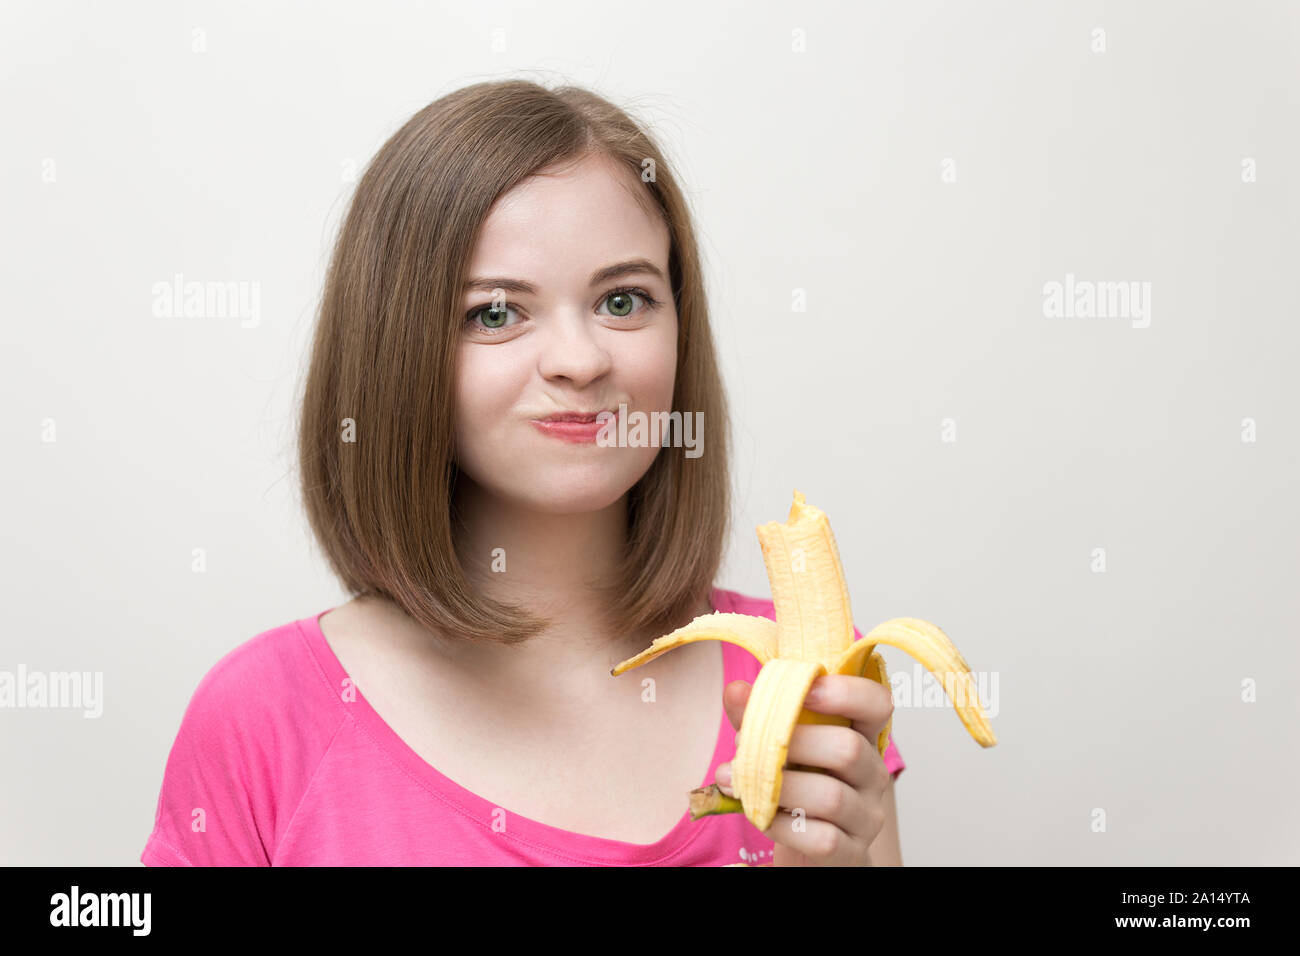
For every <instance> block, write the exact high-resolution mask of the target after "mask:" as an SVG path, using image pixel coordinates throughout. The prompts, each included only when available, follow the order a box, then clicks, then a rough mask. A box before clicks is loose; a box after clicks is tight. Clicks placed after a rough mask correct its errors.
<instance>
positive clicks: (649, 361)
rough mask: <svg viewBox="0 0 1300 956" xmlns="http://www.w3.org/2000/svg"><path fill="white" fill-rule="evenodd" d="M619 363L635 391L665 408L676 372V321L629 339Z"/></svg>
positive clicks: (670, 399) (669, 402)
mask: <svg viewBox="0 0 1300 956" xmlns="http://www.w3.org/2000/svg"><path fill="white" fill-rule="evenodd" d="M620 364H621V365H622V367H623V368H624V369H625V371H626V378H627V380H628V382H629V383H630V384H631V385H632V387H633V388H634V389H635V390H636V391H637V393H639V394H640V395H641V396H642V397H643V398H644V399H645V400H646V401H647V402H650V403H652V404H654V405H655V407H657V408H664V409H666V408H668V406H669V405H670V404H671V402H672V397H673V385H674V381H675V379H676V375H677V326H676V324H675V323H674V324H672V325H671V328H669V327H665V328H664V329H662V330H656V334H655V335H653V336H647V337H645V338H643V339H641V340H639V341H637V342H635V343H631V345H630V347H629V349H628V351H627V354H626V355H624V356H623V357H622V359H621V361H620Z"/></svg>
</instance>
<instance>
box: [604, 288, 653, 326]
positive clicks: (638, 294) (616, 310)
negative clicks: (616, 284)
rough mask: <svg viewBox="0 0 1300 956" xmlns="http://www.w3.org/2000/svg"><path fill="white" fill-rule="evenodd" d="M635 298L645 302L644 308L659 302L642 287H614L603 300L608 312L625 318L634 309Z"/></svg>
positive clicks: (615, 316) (650, 307) (617, 317)
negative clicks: (607, 306) (607, 305)
mask: <svg viewBox="0 0 1300 956" xmlns="http://www.w3.org/2000/svg"><path fill="white" fill-rule="evenodd" d="M637 299H640V300H641V301H642V302H644V303H645V306H644V308H645V309H653V308H655V307H656V306H657V305H658V304H659V303H658V301H657V300H656V299H655V298H654V297H653V296H651V295H650V293H648V292H646V291H645V290H644V289H615V290H614V291H613V292H610V293H609V294H607V295H606V296H605V302H606V303H608V304H609V310H610V311H609V314H610V315H612V316H613V317H614V318H616V319H626V318H627V317H628V316H629V315H631V314H632V313H633V312H634V311H636V300H637Z"/></svg>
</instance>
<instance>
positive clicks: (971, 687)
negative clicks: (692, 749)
mask: <svg viewBox="0 0 1300 956" xmlns="http://www.w3.org/2000/svg"><path fill="white" fill-rule="evenodd" d="M756 530H757V531H758V542H759V546H760V547H761V548H762V549H763V564H764V565H765V566H766V567H767V577H768V581H769V583H770V584H771V586H772V603H773V605H774V606H775V609H776V620H775V621H772V620H770V619H768V618H766V617H753V616H751V615H748V614H730V613H721V612H715V613H713V614H704V615H701V616H700V617H697V618H695V620H693V621H691V622H690V623H689V624H687V625H686V626H685V627H681V628H678V629H677V630H675V631H673V632H672V633H671V634H665V635H664V636H663V637H660V638H656V639H655V640H654V641H653V642H652V643H651V644H650V646H649V647H647V648H646V649H645V650H644V651H642V652H641V653H639V654H637V655H636V656H635V657H631V658H629V659H627V660H625V661H623V662H622V663H621V664H618V665H617V666H615V667H614V668H613V669H612V670H611V671H610V674H611V675H612V676H614V677H617V676H619V675H620V674H624V673H626V672H627V671H630V670H632V669H633V668H636V667H640V666H641V665H642V664H645V663H648V662H649V661H652V660H654V659H655V658H656V657H658V656H660V655H661V654H666V653H667V652H668V651H671V650H673V649H675V648H678V647H681V646H682V645H683V644H690V643H692V642H694V641H727V642H729V643H732V644H736V645H739V646H740V647H743V648H744V649H745V650H747V651H749V653H751V654H753V655H754V657H756V658H757V659H758V661H759V663H760V664H761V665H762V667H761V669H760V670H759V673H758V678H757V679H756V680H755V681H754V686H753V688H752V689H751V690H750V695H749V701H748V703H747V704H746V705H745V715H744V718H743V719H742V721H741V726H740V736H739V739H738V740H737V742H736V757H735V760H733V761H732V792H733V793H734V794H735V796H734V797H729V796H727V795H726V794H724V793H722V792H721V790H720V789H719V788H718V786H717V785H716V784H714V785H712V786H709V787H703V788H700V789H698V790H693V791H691V793H690V811H691V818H692V819H695V820H698V819H700V818H701V817H703V816H707V815H709V814H715V813H735V812H743V813H744V814H745V816H746V818H747V819H748V820H749V822H750V823H752V824H753V825H754V826H755V827H757V828H758V829H759V830H766V829H767V828H768V827H769V826H770V825H771V823H772V820H773V818H774V817H775V816H776V812H777V810H778V808H779V801H780V796H781V779H782V771H783V769H784V768H786V767H787V763H786V754H787V752H788V750H789V747H790V737H791V735H792V734H793V733H794V728H795V726H796V725H798V724H836V725H839V726H845V727H847V726H849V725H850V724H851V721H849V719H848V718H845V717H838V716H835V715H831V714H819V713H817V712H816V711H811V710H808V709H806V708H805V707H804V706H803V701H804V698H805V697H806V696H807V695H808V689H809V688H810V687H811V686H812V683H813V681H815V680H816V679H817V678H818V677H821V676H822V675H823V674H849V675H852V676H855V677H868V678H870V679H871V680H874V681H877V682H878V683H880V684H884V685H885V686H886V687H888V686H889V674H888V672H887V670H886V669H885V660H884V658H883V657H882V656H881V655H880V653H879V652H878V651H877V650H876V645H877V644H888V645H889V646H891V647H897V648H898V649H899V650H902V651H904V652H906V653H907V654H908V655H910V656H911V657H914V658H915V659H916V660H918V661H920V662H921V663H922V664H923V665H925V668H926V669H927V670H929V671H930V672H931V673H933V674H935V676H936V677H938V678H939V679H940V681H941V683H942V684H943V688H944V691H945V692H946V693H947V694H948V698H949V700H951V701H952V704H953V707H954V709H955V710H956V711H957V716H958V717H959V718H960V719H961V722H962V725H963V726H964V727H965V728H966V730H967V732H968V733H969V734H970V735H971V736H972V737H973V738H974V739H975V741H976V742H977V743H979V745H980V746H982V747H992V746H993V745H994V744H996V743H997V737H995V736H994V734H993V728H992V726H990V724H989V721H988V717H987V715H986V714H985V713H984V709H983V707H982V706H981V705H980V701H979V695H978V694H977V693H976V691H975V683H974V681H973V680H972V678H971V672H970V667H969V666H968V665H967V664H966V661H965V659H964V658H963V657H962V656H961V654H960V653H959V652H958V651H957V648H956V647H954V646H953V644H952V641H950V640H949V639H948V636H947V635H946V634H944V632H943V631H941V630H940V629H939V628H937V627H936V626H935V625H933V624H931V623H929V622H928V621H923V620H920V619H918V618H911V617H899V618H893V619H891V620H888V621H885V622H884V623H883V624H881V625H879V626H878V627H875V628H873V629H872V630H871V632H870V633H868V634H866V635H865V636H864V637H863V638H862V639H861V640H858V641H855V640H854V639H853V614H852V611H851V609H850V607H849V591H848V586H847V585H846V584H845V581H844V571H843V569H842V567H841V566H840V554H839V549H838V548H837V547H836V545H835V535H834V534H833V533H832V532H831V526H830V522H829V521H828V520H827V518H826V515H825V513H824V512H822V511H821V510H819V509H817V508H814V507H813V506H811V505H809V504H808V503H807V502H806V501H805V499H804V496H803V495H802V494H800V492H799V491H798V489H795V492H794V503H793V505H791V507H790V514H789V517H788V518H787V519H786V521H785V522H784V523H779V522H776V521H769V522H767V523H766V524H763V525H759V526H758V528H757V529H756ZM892 724H893V717H892V716H891V717H890V719H889V720H888V721H887V722H886V723H885V726H884V729H882V730H881V731H880V735H879V736H878V737H877V738H876V749H877V751H878V752H879V753H881V754H883V753H884V752H885V748H886V747H887V746H888V745H889V731H890V727H891V726H892ZM789 768H790V769H799V770H816V769H818V768H813V767H801V766H798V765H796V764H790V765H789ZM822 772H824V771H822ZM730 865H737V864H730ZM739 865H744V864H739Z"/></svg>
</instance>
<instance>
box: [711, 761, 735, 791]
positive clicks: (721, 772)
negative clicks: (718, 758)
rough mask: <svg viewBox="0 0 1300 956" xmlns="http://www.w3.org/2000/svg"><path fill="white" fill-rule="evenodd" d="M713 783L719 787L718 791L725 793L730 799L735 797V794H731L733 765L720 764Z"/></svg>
mask: <svg viewBox="0 0 1300 956" xmlns="http://www.w3.org/2000/svg"><path fill="white" fill-rule="evenodd" d="M713 782H714V783H716V784H717V785H718V789H719V790H721V791H722V792H723V793H725V794H726V795H727V796H729V797H734V796H735V794H734V793H732V792H731V764H730V763H720V764H718V769H717V772H715V773H714V774H713Z"/></svg>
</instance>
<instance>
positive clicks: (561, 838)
mask: <svg viewBox="0 0 1300 956" xmlns="http://www.w3.org/2000/svg"><path fill="white" fill-rule="evenodd" d="M732 598H733V595H732V592H730V591H726V590H724V589H722V588H718V587H713V588H711V589H710V596H709V600H710V604H711V606H712V609H713V611H714V612H732V611H733V608H734V602H733V600H732ZM332 610H333V608H326V609H325V610H323V611H321V612H320V613H319V614H316V615H314V616H312V617H307V618H303V619H301V620H299V621H298V622H297V624H298V629H299V631H300V632H301V634H302V635H303V638H304V639H305V640H306V642H307V646H308V648H309V649H310V650H311V653H312V655H313V656H314V657H315V658H316V661H317V663H318V664H319V665H320V667H321V669H322V670H323V671H324V672H325V675H326V677H327V678H328V679H329V684H330V686H331V687H334V688H342V687H343V686H344V685H343V680H344V679H345V678H346V677H347V676H348V675H347V672H346V671H345V670H344V668H343V664H342V662H341V661H340V660H339V659H338V657H337V656H336V655H335V654H334V650H333V648H331V647H330V645H329V642H328V641H327V640H326V639H325V634H324V632H323V631H322V630H321V627H320V619H321V617H323V616H324V615H325V614H327V613H328V612H329V611H332ZM718 643H719V645H720V646H721V648H722V686H723V688H725V687H726V686H727V684H729V683H731V682H732V681H733V680H738V679H739V676H740V661H739V659H738V657H737V655H740V654H745V653H746V651H745V650H744V649H743V648H740V647H737V646H735V645H733V644H731V643H729V642H726V641H719V642H718ZM353 690H354V691H355V693H356V697H355V699H354V700H351V701H346V700H344V699H343V697H342V696H341V694H340V696H338V698H337V700H338V702H339V706H340V707H343V708H344V709H345V710H346V712H347V713H349V714H350V715H351V716H352V718H353V719H354V720H355V721H356V723H357V724H358V726H359V727H360V729H361V730H362V731H363V732H364V733H365V734H366V736H367V737H369V738H370V740H371V741H372V742H373V743H374V744H375V746H376V747H378V748H379V749H380V750H382V751H383V752H384V753H385V754H387V755H388V756H389V757H390V758H391V759H392V760H393V761H394V762H395V763H396V764H397V765H398V766H399V767H401V768H402V769H403V770H404V771H405V772H406V773H407V774H408V775H409V776H411V777H412V778H413V779H414V780H415V781H416V782H417V783H418V784H419V785H420V786H421V787H423V788H424V789H425V790H427V791H429V792H430V793H431V794H432V795H433V796H434V797H436V798H437V799H439V800H440V801H442V802H443V803H446V804H448V805H450V806H451V807H453V808H454V809H455V810H457V811H459V812H460V813H462V814H463V815H465V816H466V817H468V818H469V819H471V820H473V821H475V822H477V823H479V824H481V825H482V826H483V828H484V832H485V833H486V834H488V835H495V834H494V833H493V830H492V822H493V820H494V819H496V818H497V817H499V815H500V814H499V813H496V811H504V813H505V823H506V829H507V832H508V833H509V835H510V839H511V840H512V841H515V842H520V843H525V844H528V845H530V846H532V847H534V848H535V849H538V850H542V851H544V852H546V853H548V854H549V855H551V856H555V857H558V858H564V859H571V860H573V861H574V862H575V863H583V862H586V863H642V864H650V863H658V862H662V861H665V860H667V859H668V858H670V857H672V856H674V855H675V854H677V853H680V852H681V851H682V850H684V849H685V848H686V847H688V846H689V845H690V844H691V843H692V842H693V841H694V840H695V839H696V838H697V837H698V836H699V835H700V834H701V833H702V832H703V830H704V827H705V822H706V821H704V820H692V819H691V816H690V811H689V810H683V811H682V815H681V817H680V818H679V819H678V821H677V823H676V824H675V825H674V826H673V828H672V829H671V830H669V831H668V832H667V833H666V834H664V835H663V836H662V837H661V838H659V839H658V840H656V841H655V842H653V843H629V842H627V841H624V840H612V839H608V838H605V837H597V836H590V835H588V834H585V833H576V832H574V831H572V830H565V829H562V828H560V827H555V826H551V825H549V824H545V823H541V822H539V821H537V820H532V819H529V818H528V817H525V816H523V815H521V814H518V813H514V812H513V811H511V810H509V809H508V808H504V807H498V806H497V805H496V804H494V803H493V802H492V801H490V800H487V799H484V798H483V797H480V796H479V795H478V794H476V793H474V792H473V791H471V790H469V789H467V788H465V787H463V786H461V785H460V784H459V783H457V782H456V781H455V780H452V779H451V778H450V777H448V776H446V775H445V774H443V773H442V772H441V771H439V770H438V769H437V768H436V767H434V766H433V765H432V764H430V763H429V762H428V761H426V760H425V759H424V758H423V757H421V756H420V755H419V754H418V753H416V752H415V751H414V750H413V749H412V748H411V747H410V745H409V744H407V743H406V741H404V740H403V739H402V738H401V737H400V736H399V735H398V733H397V732H396V731H395V730H393V728H392V727H391V726H389V724H388V723H387V722H386V721H385V720H384V719H383V718H382V717H380V716H379V712H378V711H376V710H375V709H374V708H373V707H372V706H371V705H370V702H369V701H367V700H366V699H365V696H364V695H363V694H362V693H361V690H360V688H357V687H353ZM718 709H719V710H720V711H721V722H720V724H719V727H718V733H717V740H716V741H715V743H714V747H713V756H712V758H711V759H710V761H709V769H708V771H707V773H706V774H705V778H704V780H703V781H701V782H700V783H699V784H698V786H701V787H703V786H708V785H709V784H711V783H712V782H713V779H714V775H715V773H716V772H717V769H718V766H719V765H720V764H721V763H722V762H723V760H724V757H725V756H726V754H727V753H728V751H729V749H730V748H731V746H732V745H731V744H730V741H731V739H732V737H733V736H734V732H733V731H732V729H731V721H730V719H729V718H728V717H727V713H726V709H725V708H723V707H722V705H721V696H719V706H718ZM682 801H683V803H685V801H686V795H685V794H682ZM494 813H496V816H494Z"/></svg>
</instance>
